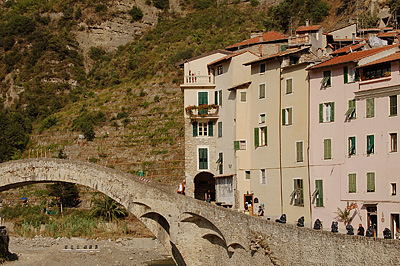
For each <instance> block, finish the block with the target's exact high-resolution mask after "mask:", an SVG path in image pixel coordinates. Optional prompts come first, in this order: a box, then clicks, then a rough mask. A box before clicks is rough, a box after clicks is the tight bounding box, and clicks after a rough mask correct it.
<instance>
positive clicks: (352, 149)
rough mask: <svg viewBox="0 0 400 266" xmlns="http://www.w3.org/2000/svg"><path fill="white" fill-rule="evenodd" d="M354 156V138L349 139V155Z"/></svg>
mask: <svg viewBox="0 0 400 266" xmlns="http://www.w3.org/2000/svg"><path fill="white" fill-rule="evenodd" d="M354 154H356V137H349V155H354Z"/></svg>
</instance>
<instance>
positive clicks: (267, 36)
mask: <svg viewBox="0 0 400 266" xmlns="http://www.w3.org/2000/svg"><path fill="white" fill-rule="evenodd" d="M260 37H262V41H261V40H260ZM287 38H288V37H287V36H285V35H284V34H283V33H280V32H276V31H268V32H265V33H263V34H262V36H256V37H253V38H251V39H247V40H245V41H242V42H239V43H236V44H233V45H230V46H228V47H226V49H231V48H236V47H240V46H249V45H253V44H257V43H261V42H272V41H278V40H285V39H287Z"/></svg>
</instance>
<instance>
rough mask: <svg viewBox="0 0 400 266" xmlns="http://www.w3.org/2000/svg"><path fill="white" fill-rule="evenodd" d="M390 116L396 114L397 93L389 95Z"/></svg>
mask: <svg viewBox="0 0 400 266" xmlns="http://www.w3.org/2000/svg"><path fill="white" fill-rule="evenodd" d="M389 102H390V116H397V95H393V96H389Z"/></svg>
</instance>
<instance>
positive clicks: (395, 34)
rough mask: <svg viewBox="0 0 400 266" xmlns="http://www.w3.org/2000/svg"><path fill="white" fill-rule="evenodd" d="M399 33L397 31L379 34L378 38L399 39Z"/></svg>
mask: <svg viewBox="0 0 400 266" xmlns="http://www.w3.org/2000/svg"><path fill="white" fill-rule="evenodd" d="M398 34H399V33H398V32H397V31H389V32H380V33H378V37H380V38H382V37H383V38H385V37H397V35H398Z"/></svg>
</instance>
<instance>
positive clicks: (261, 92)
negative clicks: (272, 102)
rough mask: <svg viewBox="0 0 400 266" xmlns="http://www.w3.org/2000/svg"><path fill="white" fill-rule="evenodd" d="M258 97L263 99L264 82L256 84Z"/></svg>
mask: <svg viewBox="0 0 400 266" xmlns="http://www.w3.org/2000/svg"><path fill="white" fill-rule="evenodd" d="M258 99H265V83H262V84H259V85H258Z"/></svg>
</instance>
